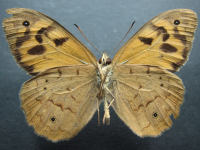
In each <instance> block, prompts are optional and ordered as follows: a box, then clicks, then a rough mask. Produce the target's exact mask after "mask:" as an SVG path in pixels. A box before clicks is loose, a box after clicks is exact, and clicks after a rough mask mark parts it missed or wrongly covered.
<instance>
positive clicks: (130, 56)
mask: <svg viewBox="0 0 200 150" xmlns="http://www.w3.org/2000/svg"><path fill="white" fill-rule="evenodd" d="M197 23H198V22H197V16H196V13H195V12H193V11H192V10H189V9H175V10H169V11H166V12H164V13H162V14H160V15H158V16H156V17H155V18H153V19H152V20H150V21H149V22H147V23H146V24H145V25H144V26H143V27H142V28H141V29H140V30H139V31H138V32H137V33H136V34H135V35H134V36H132V37H131V38H130V39H129V41H128V42H127V43H126V44H124V46H123V47H122V48H121V49H120V50H119V51H118V52H117V54H116V55H115V56H114V58H113V65H116V64H118V63H124V64H144V65H154V66H160V67H162V68H164V69H167V70H170V71H172V72H174V71H178V70H179V69H180V67H181V66H182V65H183V64H184V63H185V62H186V61H187V59H188V55H189V53H190V50H191V48H192V42H193V39H194V32H195V30H196V28H197Z"/></svg>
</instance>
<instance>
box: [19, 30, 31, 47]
mask: <svg viewBox="0 0 200 150" xmlns="http://www.w3.org/2000/svg"><path fill="white" fill-rule="evenodd" d="M29 33H30V29H29V28H27V29H26V32H24V36H22V37H17V40H16V43H15V45H16V47H17V48H20V47H21V46H22V44H23V43H24V42H26V41H28V40H29V39H30V38H31V36H30V35H29Z"/></svg>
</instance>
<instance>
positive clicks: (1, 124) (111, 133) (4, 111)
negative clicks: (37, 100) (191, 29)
mask: <svg viewBox="0 0 200 150" xmlns="http://www.w3.org/2000/svg"><path fill="white" fill-rule="evenodd" d="M13 7H24V8H30V9H34V10H37V11H40V12H42V13H44V14H46V15H48V16H50V17H52V18H54V19H55V20H57V21H58V22H59V23H61V24H62V25H63V26H64V27H66V28H67V29H68V30H69V31H70V32H71V33H72V34H74V35H75V36H76V37H77V38H78V39H80V41H82V42H83V43H84V44H85V45H86V46H87V47H88V48H89V49H90V50H91V51H92V52H93V53H94V54H95V56H96V57H97V58H98V59H99V58H100V57H101V54H100V53H99V52H97V51H96V50H95V49H94V48H93V47H92V46H91V45H90V44H89V43H88V42H87V41H86V40H85V39H84V37H83V36H82V35H81V33H80V32H79V31H78V30H77V28H76V27H75V26H74V25H73V24H74V23H76V24H78V25H79V27H80V28H81V29H82V31H83V33H84V34H85V35H86V36H87V37H88V39H89V40H90V41H91V42H92V43H93V44H94V45H95V46H96V47H97V48H98V49H99V50H101V51H107V52H108V54H109V53H110V52H111V51H112V50H113V49H114V48H115V47H116V46H117V44H118V43H119V42H120V41H121V39H122V38H123V36H124V35H125V33H126V32H127V30H128V29H129V27H130V26H131V24H132V22H133V21H134V20H135V21H136V23H135V25H134V26H133V28H132V30H131V31H130V33H129V34H128V36H127V37H126V38H125V40H124V41H123V43H125V42H126V41H127V40H128V39H129V38H130V37H131V36H132V35H133V34H134V33H135V32H136V31H137V30H138V29H139V28H140V27H141V26H142V25H143V24H145V23H146V22H147V21H148V20H150V19H151V18H152V17H154V16H156V15H158V14H160V13H162V12H164V11H166V10H170V9H175V8H188V9H192V10H193V11H195V12H196V13H197V15H198V16H200V1H199V0H151V1H150V0H140V1H139V0H123V1H122V0H121V1H120V0H101V1H100V0H99V1H98V0H87V1H86V0H85V1H83V0H73V1H72V0H56V1H55V0H48V1H47V0H46V1H43V0H34V1H28V0H20V1H16V0H1V1H0V20H2V19H3V18H7V17H8V16H9V15H7V14H6V12H5V10H6V9H8V8H13ZM199 32H200V30H198V29H197V31H196V34H195V40H194V44H193V49H192V52H191V54H190V59H189V61H188V62H187V64H186V65H185V66H184V67H183V68H182V69H181V70H180V71H179V72H178V73H176V74H177V75H178V76H179V77H180V78H181V79H182V80H183V83H184V85H185V88H186V94H185V102H184V104H183V106H182V107H181V113H180V117H179V118H178V119H177V120H174V119H172V120H173V122H174V124H173V126H172V128H171V129H170V130H168V131H166V132H164V133H163V134H162V135H161V136H160V137H158V138H140V137H138V136H136V135H135V134H134V133H132V131H131V130H130V129H129V128H128V127H127V126H126V125H125V124H124V123H123V122H122V121H121V120H120V119H119V118H118V117H117V115H116V114H115V112H114V111H113V109H111V125H109V126H105V125H101V126H100V127H98V125H97V113H96V114H95V115H94V117H93V119H92V120H91V121H90V122H89V124H88V125H87V126H86V127H85V128H84V129H83V130H82V131H81V132H80V133H79V134H78V135H77V136H76V137H75V138H73V139H72V140H70V141H62V142H58V143H52V142H50V141H47V140H46V139H45V138H42V137H39V136H37V135H36V134H35V133H34V130H33V129H32V127H29V126H28V125H27V123H26V121H25V117H24V114H23V112H22V110H21V109H20V100H19V97H18V92H19V90H20V87H21V85H22V83H23V82H25V81H27V80H28V79H30V78H31V76H28V75H26V73H25V71H23V70H22V69H20V68H19V67H18V66H17V64H16V63H15V61H14V59H13V57H12V55H11V53H10V50H9V48H8V44H7V42H6V39H5V37H4V36H5V35H4V33H3V30H2V28H0V38H1V39H0V47H1V49H0V149H1V150H4V149H37V150H38V149H76V150H77V149H135V150H137V149H142V150H143V149H146V150H147V149H154V150H157V149H166V150H169V149H182V150H183V149H193V150H194V149H200V136H199V133H200V128H199V127H200V121H199V119H200V69H199V64H200V53H199V49H200V46H199V40H200V34H199ZM123 43H122V44H121V46H122V45H123ZM121 46H120V47H121ZM112 57H113V56H112ZM101 116H103V109H102V107H101Z"/></svg>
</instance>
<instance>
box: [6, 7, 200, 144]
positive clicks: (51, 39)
mask: <svg viewBox="0 0 200 150" xmlns="http://www.w3.org/2000/svg"><path fill="white" fill-rule="evenodd" d="M7 12H8V13H9V14H13V17H10V18H6V19H4V21H3V28H4V31H5V33H6V38H7V40H8V43H9V46H10V49H11V52H12V54H13V56H14V58H15V60H16V62H17V63H18V65H19V66H20V67H22V68H23V69H24V70H25V71H27V73H29V74H31V75H33V76H34V77H33V78H32V79H30V80H28V81H27V82H25V83H24V84H23V86H22V88H21V91H20V94H19V95H20V99H21V108H22V110H23V111H24V113H25V116H26V120H27V123H28V124H29V125H31V126H33V128H34V129H35V132H36V133H37V134H38V135H41V136H44V137H46V138H47V139H49V140H51V141H54V142H57V141H60V140H69V139H71V138H72V137H74V136H75V135H76V134H78V132H79V131H80V130H81V129H82V128H83V127H84V126H85V125H86V124H87V123H88V122H89V121H90V119H91V118H92V116H93V115H94V113H95V112H96V110H98V107H99V105H100V103H101V101H102V100H104V111H105V113H104V117H103V122H106V123H107V124H109V123H110V114H109V108H110V107H113V109H114V110H115V112H116V113H117V115H118V116H119V117H120V118H121V119H122V121H123V122H124V123H125V124H126V125H127V126H128V127H129V128H130V129H131V130H132V131H133V132H134V133H135V134H137V135H138V136H140V137H147V136H150V137H157V136H159V135H161V133H162V132H163V131H165V130H167V129H169V128H170V127H171V126H172V121H171V119H170V116H171V114H173V116H174V118H177V117H178V116H179V113H180V107H181V105H182V103H183V99H184V92H185V88H184V86H183V83H182V81H181V79H180V78H179V77H177V76H176V75H175V74H173V73H172V72H175V71H178V70H179V69H180V68H181V67H182V66H183V65H184V64H185V63H186V61H187V60H188V56H189V53H190V51H191V48H192V42H193V39H194V32H195V30H196V27H197V16H196V14H195V12H193V11H191V10H189V9H175V10H169V11H166V12H163V13H161V14H160V15H158V16H156V17H154V18H153V19H151V20H150V21H149V22H147V23H146V24H145V25H144V26H143V27H142V28H141V29H140V30H139V31H138V32H136V34H135V35H133V36H132V37H131V38H130V39H129V40H128V41H127V42H126V43H125V44H124V46H122V48H121V49H120V50H119V51H118V52H117V53H116V54H115V56H114V58H113V60H112V62H111V59H109V58H108V56H107V53H105V52H104V53H103V55H102V58H101V59H100V60H99V61H97V60H96V58H95V56H94V55H93V54H92V52H91V51H90V50H89V49H88V48H87V47H86V46H84V45H83V44H82V43H81V42H80V41H79V40H78V39H77V38H76V37H75V36H73V35H72V34H71V33H70V32H69V31H67V30H66V29H65V28H64V27H62V26H61V25H60V24H59V23H57V22H56V21H55V20H53V19H51V18H50V17H48V16H46V15H44V14H42V13H40V12H37V11H34V10H30V9H25V8H12V9H8V10H7Z"/></svg>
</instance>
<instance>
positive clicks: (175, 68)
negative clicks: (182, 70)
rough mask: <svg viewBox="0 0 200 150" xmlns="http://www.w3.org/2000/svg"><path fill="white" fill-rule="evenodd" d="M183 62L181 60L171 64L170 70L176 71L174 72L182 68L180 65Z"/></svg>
mask: <svg viewBox="0 0 200 150" xmlns="http://www.w3.org/2000/svg"><path fill="white" fill-rule="evenodd" d="M184 62H185V60H181V61H179V62H176V63H172V68H173V69H174V70H175V71H176V70H178V68H179V67H180V66H182V65H183V64H184Z"/></svg>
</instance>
